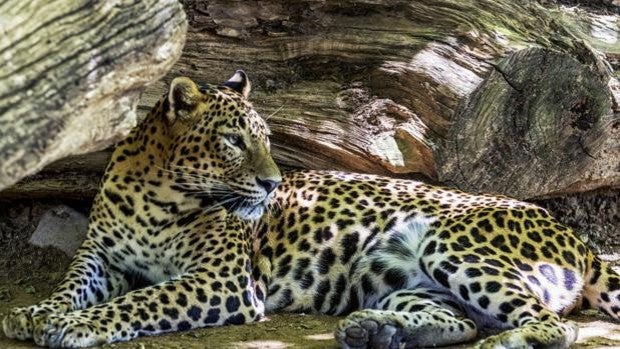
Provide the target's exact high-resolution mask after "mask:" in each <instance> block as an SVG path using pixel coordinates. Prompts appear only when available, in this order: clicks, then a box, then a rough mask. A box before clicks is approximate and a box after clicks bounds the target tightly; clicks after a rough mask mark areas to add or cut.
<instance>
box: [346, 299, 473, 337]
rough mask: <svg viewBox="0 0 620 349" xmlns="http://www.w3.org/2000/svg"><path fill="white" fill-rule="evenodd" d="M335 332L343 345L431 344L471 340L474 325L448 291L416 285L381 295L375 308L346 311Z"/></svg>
mask: <svg viewBox="0 0 620 349" xmlns="http://www.w3.org/2000/svg"><path fill="white" fill-rule="evenodd" d="M335 335H336V339H337V340H338V341H339V343H340V345H341V347H342V348H400V347H403V346H404V347H406V348H412V347H434V346H443V345H450V344H455V343H462V342H468V341H471V340H473V339H474V338H475V337H476V335H477V328H476V324H475V323H474V322H473V321H472V320H470V319H467V318H465V317H464V312H463V309H462V308H461V307H460V305H459V304H458V303H457V302H455V301H454V299H453V297H452V296H450V295H449V294H447V293H442V292H439V291H437V290H433V289H425V288H416V289H415V290H399V291H395V292H392V293H390V294H388V295H386V296H384V297H383V298H381V299H380V300H379V301H378V303H377V307H376V309H364V310H360V311H356V312H353V313H351V314H349V315H348V316H347V317H346V318H345V319H343V320H341V321H340V322H339V324H338V327H337V329H336V333H335Z"/></svg>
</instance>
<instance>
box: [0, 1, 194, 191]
mask: <svg viewBox="0 0 620 349" xmlns="http://www.w3.org/2000/svg"><path fill="white" fill-rule="evenodd" d="M0 23H1V24H0V31H1V32H2V35H0V159H1V161H0V189H2V188H4V187H6V186H8V185H10V184H12V183H14V182H15V181H17V180H18V179H19V178H21V177H23V176H25V175H28V174H32V173H34V172H36V171H37V170H39V169H41V168H42V167H43V166H44V165H46V164H48V163H50V162H52V161H54V160H56V159H58V158H61V157H63V156H66V155H70V154H79V153H85V152H89V151H93V150H97V149H101V148H103V147H105V146H108V145H109V144H110V143H112V142H114V141H117V140H119V139H121V138H123V137H124V136H126V135H127V133H128V132H129V130H131V128H132V127H134V126H135V125H136V123H137V115H136V113H135V110H136V104H137V102H138V98H139V95H140V92H141V91H143V89H144V87H145V85H147V84H148V83H150V82H152V81H155V80H157V79H159V78H161V77H162V76H163V75H164V74H165V72H166V71H167V70H168V69H169V68H170V66H171V65H172V64H173V63H174V62H175V61H176V59H177V58H178V56H179V55H180V52H181V48H182V46H183V43H184V39H185V32H186V27H187V23H186V19H185V14H184V13H183V10H182V7H181V5H180V4H179V3H178V2H177V1H176V0H164V1H130V0H113V1H99V2H92V1H86V0H80V1H70V0H60V1H53V2H50V1H47V0H34V1H17V0H9V1H4V2H2V4H0Z"/></svg>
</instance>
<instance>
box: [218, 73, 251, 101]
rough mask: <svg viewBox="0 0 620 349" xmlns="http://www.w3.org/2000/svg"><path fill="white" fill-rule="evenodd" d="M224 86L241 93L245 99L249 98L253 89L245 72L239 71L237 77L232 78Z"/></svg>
mask: <svg viewBox="0 0 620 349" xmlns="http://www.w3.org/2000/svg"><path fill="white" fill-rule="evenodd" d="M224 86H228V87H230V88H232V89H233V90H235V91H237V92H239V93H241V94H242V95H243V97H244V98H248V95H249V94H250V90H251V89H252V84H250V79H248V76H247V75H246V74H245V72H244V71H243V70H237V71H236V72H235V75H233V76H231V77H230V79H228V81H226V82H225V83H224Z"/></svg>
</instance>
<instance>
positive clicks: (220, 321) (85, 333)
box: [34, 273, 264, 348]
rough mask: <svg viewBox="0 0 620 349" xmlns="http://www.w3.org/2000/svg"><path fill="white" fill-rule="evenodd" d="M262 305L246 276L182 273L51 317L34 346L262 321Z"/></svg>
mask: <svg viewBox="0 0 620 349" xmlns="http://www.w3.org/2000/svg"><path fill="white" fill-rule="evenodd" d="M263 315H264V304H263V301H262V300H261V299H259V297H258V296H257V295H256V292H255V285H254V283H253V282H252V281H251V279H250V278H249V277H246V276H240V275H234V276H231V277H229V278H227V279H218V280H213V279H212V278H211V279H210V278H209V277H208V275H206V274H202V273H201V274H186V275H185V276H183V277H181V278H179V279H176V280H172V281H167V282H164V283H161V284H158V285H155V286H150V287H146V288H142V289H139V290H135V291H131V292H129V293H127V294H125V295H123V296H120V297H117V298H115V299H112V300H111V301H109V302H107V303H103V304H99V305H96V306H93V307H90V308H87V309H82V310H77V311H74V312H71V313H67V314H54V315H51V316H49V317H48V318H47V319H46V321H44V322H42V323H41V324H40V325H39V326H38V327H37V328H36V329H35V335H34V340H35V342H36V343H37V344H38V345H41V346H49V347H53V348H60V347H61V348H67V347H70V348H78V347H87V346H93V345H100V344H104V343H112V342H117V341H126V340H130V339H133V338H136V337H138V336H144V335H154V334H159V333H164V332H171V331H184V330H189V329H194V328H200V327H207V326H220V325H227V324H243V323H248V322H253V321H257V320H259V319H261V318H262V317H263Z"/></svg>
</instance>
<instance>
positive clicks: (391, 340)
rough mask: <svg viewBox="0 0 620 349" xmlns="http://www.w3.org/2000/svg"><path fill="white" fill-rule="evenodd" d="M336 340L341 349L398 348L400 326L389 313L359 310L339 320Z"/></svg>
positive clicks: (401, 336)
mask: <svg viewBox="0 0 620 349" xmlns="http://www.w3.org/2000/svg"><path fill="white" fill-rule="evenodd" d="M335 336H336V340H337V341H338V342H339V344H340V346H341V347H342V348H346V349H349V348H350V349H353V348H398V347H399V345H400V343H401V341H402V339H403V331H402V324H400V323H399V322H398V321H397V319H394V318H392V317H391V316H390V312H383V311H379V310H361V311H356V312H354V313H351V314H350V315H349V316H347V317H346V318H345V319H343V320H340V322H339V323H338V327H337V329H336V333H335Z"/></svg>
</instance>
